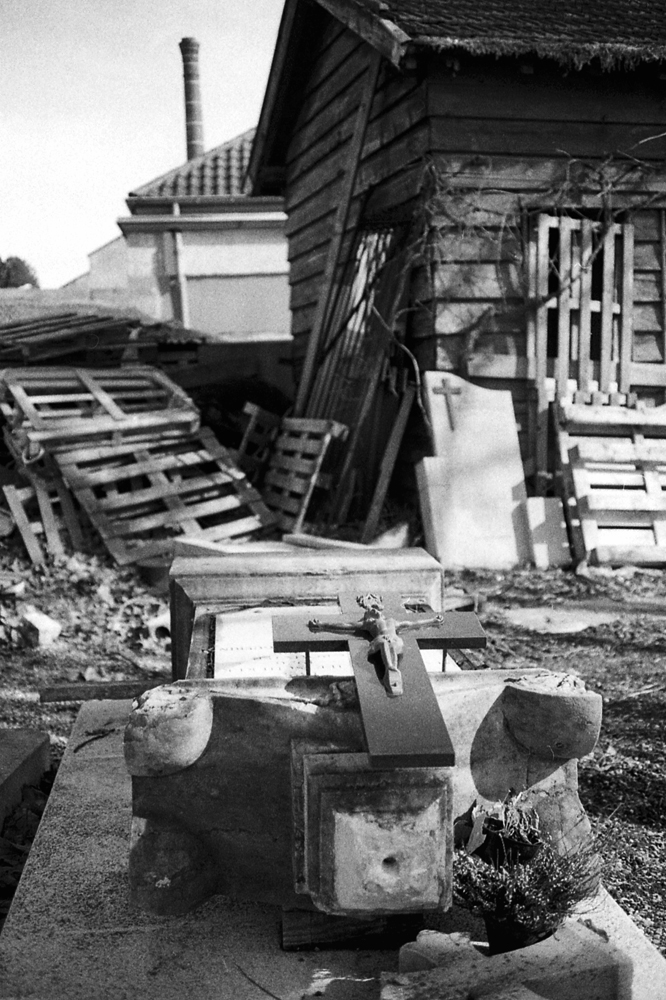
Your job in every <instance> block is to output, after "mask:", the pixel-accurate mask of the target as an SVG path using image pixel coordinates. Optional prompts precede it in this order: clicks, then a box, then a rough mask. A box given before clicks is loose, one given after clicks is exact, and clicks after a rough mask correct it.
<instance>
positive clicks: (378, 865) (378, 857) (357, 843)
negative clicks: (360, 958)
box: [292, 748, 453, 916]
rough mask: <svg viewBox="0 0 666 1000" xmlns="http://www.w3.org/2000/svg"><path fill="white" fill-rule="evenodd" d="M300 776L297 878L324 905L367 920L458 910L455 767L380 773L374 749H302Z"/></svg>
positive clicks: (296, 778) (295, 765) (295, 769)
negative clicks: (370, 752) (372, 761)
mask: <svg viewBox="0 0 666 1000" xmlns="http://www.w3.org/2000/svg"><path fill="white" fill-rule="evenodd" d="M292 775H293V780H292V786H293V795H294V816H295V831H294V841H295V863H294V870H295V876H296V881H297V884H298V889H299V891H303V892H308V893H309V894H310V895H311V897H312V899H313V901H314V902H315V904H316V906H317V907H319V909H321V910H324V911H325V912H327V913H331V914H340V915H345V916H349V915H351V916H362V915H366V916H367V915H377V914H391V913H409V912H421V911H423V910H434V909H447V908H448V907H449V906H450V901H451V856H452V851H453V822H452V815H451V801H452V796H451V773H450V770H449V769H448V768H427V767H423V768H420V767H408V768H391V769H390V770H379V769H375V768H372V767H371V766H370V765H369V762H368V757H367V754H343V753H338V754H331V753H304V754H303V755H302V756H301V755H300V748H295V749H294V758H293V760H292ZM301 816H302V822H301ZM301 830H302V831H303V834H302V836H301Z"/></svg>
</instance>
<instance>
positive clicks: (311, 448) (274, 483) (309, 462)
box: [262, 417, 348, 532]
mask: <svg viewBox="0 0 666 1000" xmlns="http://www.w3.org/2000/svg"><path fill="white" fill-rule="evenodd" d="M347 433H348V429H347V427H345V425H344V424H340V423H337V422H336V421H335V420H307V419H305V418H301V417H299V418H296V417H285V418H284V419H283V421H282V423H281V425H280V433H279V434H278V437H277V440H276V442H275V444H274V445H273V449H272V451H271V456H270V459H269V463H268V470H267V472H266V475H265V476H264V481H263V487H262V496H263V498H264V500H265V501H266V505H267V506H268V507H269V508H270V509H271V510H273V511H275V513H276V516H277V519H278V524H279V526H280V528H281V529H282V530H283V531H292V532H299V531H300V530H301V528H302V526H303V522H304V521H305V517H306V514H307V511H308V506H309V504H310V500H311V499H312V494H313V492H314V489H315V487H316V486H319V487H324V488H326V487H327V486H328V485H330V484H329V483H328V481H327V479H326V478H325V476H324V475H323V473H322V466H323V463H324V459H325V457H326V453H327V451H328V448H329V446H330V444H331V442H332V441H333V440H334V439H338V440H341V441H343V440H344V439H345V437H346V436H347Z"/></svg>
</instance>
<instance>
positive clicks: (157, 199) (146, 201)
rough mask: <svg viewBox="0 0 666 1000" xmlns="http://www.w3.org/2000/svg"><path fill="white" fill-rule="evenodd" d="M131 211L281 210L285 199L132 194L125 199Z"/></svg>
mask: <svg viewBox="0 0 666 1000" xmlns="http://www.w3.org/2000/svg"><path fill="white" fill-rule="evenodd" d="M125 204H126V205H127V207H128V209H129V210H130V212H133V211H134V210H135V209H137V208H160V207H165V208H169V209H172V208H173V206H174V205H182V206H183V207H185V208H214V209H217V210H218V211H224V212H281V211H282V209H283V199H282V198H280V197H277V196H274V195H247V194H173V195H170V194H161V195H137V194H130V195H129V196H128V197H127V198H126V199H125Z"/></svg>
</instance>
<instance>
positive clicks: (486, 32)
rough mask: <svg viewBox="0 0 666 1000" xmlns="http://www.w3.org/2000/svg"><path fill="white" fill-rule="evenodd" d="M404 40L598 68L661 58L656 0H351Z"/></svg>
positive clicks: (664, 27) (664, 49) (663, 28)
mask: <svg viewBox="0 0 666 1000" xmlns="http://www.w3.org/2000/svg"><path fill="white" fill-rule="evenodd" d="M354 2H357V3H358V5H359V6H360V7H365V8H366V9H367V10H369V11H371V12H372V13H373V14H374V15H375V16H378V17H380V18H382V19H385V20H388V21H393V22H394V24H396V25H397V26H398V27H399V28H401V29H402V30H403V31H404V32H406V34H407V35H409V37H410V39H411V40H412V41H416V42H419V41H420V42H423V43H425V44H426V45H428V46H431V47H434V48H436V49H445V48H454V47H460V48H463V49H467V50H468V51H470V52H474V53H478V54H492V55H521V54H527V53H530V52H533V53H536V54H538V55H541V56H551V57H553V58H556V59H559V60H560V61H565V62H569V63H573V64H576V63H583V62H587V61H589V60H590V59H591V58H593V57H595V56H596V57H598V58H600V59H601V61H602V63H604V64H605V65H606V66H612V65H614V64H620V63H629V64H631V63H636V62H639V61H641V60H645V59H648V60H650V59H663V58H666V5H665V4H664V3H663V2H662V0H386V2H384V0H354Z"/></svg>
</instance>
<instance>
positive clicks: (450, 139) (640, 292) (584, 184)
mask: <svg viewBox="0 0 666 1000" xmlns="http://www.w3.org/2000/svg"><path fill="white" fill-rule="evenodd" d="M524 68H525V67H524ZM526 68H527V69H531V70H534V72H533V73H530V74H529V75H524V74H523V73H522V72H521V66H520V64H519V62H518V61H513V62H510V61H492V62H488V63H486V64H483V63H481V62H479V61H474V62H472V61H467V63H466V64H463V65H462V67H461V71H460V72H459V73H457V74H456V73H452V72H451V71H450V70H447V69H445V64H444V60H442V59H440V60H436V59H433V60H432V62H431V64H430V68H429V71H428V74H427V79H428V114H429V121H430V143H429V150H430V152H431V154H432V161H433V164H434V165H435V170H436V171H437V173H438V175H439V185H440V190H439V195H438V198H436V199H435V202H437V201H439V204H440V210H439V211H435V222H436V224H437V226H438V229H439V231H438V233H437V238H436V240H435V241H434V243H435V245H434V246H433V253H432V258H433V263H432V264H431V267H430V268H429V269H428V268H425V267H421V268H420V269H419V271H418V272H417V274H416V281H415V293H416V295H417V297H418V298H419V299H420V301H421V302H422V303H423V306H424V308H423V309H422V311H420V312H419V313H418V314H417V315H416V316H415V318H414V321H413V323H412V335H413V337H414V341H415V353H416V354H417V356H418V358H419V361H420V363H421V364H422V365H424V366H431V365H434V366H436V367H437V368H440V369H445V370H446V369H449V370H450V369H455V370H457V371H462V372H467V374H469V375H470V377H474V378H475V379H478V380H483V379H484V378H487V379H493V380H494V382H495V384H502V382H503V381H504V380H507V382H510V383H512V390H513V391H514V395H515V397H516V401H517V404H518V407H523V406H524V402H525V400H526V398H527V397H528V396H529V388H528V385H527V384H523V385H522V386H521V385H520V384H519V383H520V382H523V383H525V380H528V379H529V380H532V379H534V377H535V376H536V371H535V366H534V358H533V350H530V348H529V346H528V340H529V332H528V331H529V311H530V310H529V307H528V299H529V298H533V297H534V293H535V287H532V288H531V289H530V284H529V282H530V275H529V270H530V269H529V267H528V260H527V258H528V254H529V234H528V233H527V232H526V231H525V227H523V226H521V221H520V217H521V209H523V208H525V207H528V208H530V209H534V210H542V211H550V212H552V211H554V210H557V209H563V208H564V209H566V208H567V207H570V208H572V209H574V210H581V209H588V210H590V211H591V212H593V211H594V210H595V209H596V210H597V211H599V210H601V209H602V208H603V206H604V202H603V198H602V192H603V190H604V186H605V184H606V182H607V181H609V180H611V181H612V182H613V183H614V186H615V187H616V190H614V191H613V195H612V197H613V206H614V208H616V209H617V208H620V209H621V208H623V207H626V208H627V209H628V211H629V215H628V216H627V217H629V216H630V218H631V221H632V222H633V223H634V229H635V250H634V273H633V279H634V310H633V320H634V330H635V340H634V358H633V360H634V361H635V362H641V363H645V367H644V368H643V369H642V371H641V372H640V373H639V372H638V369H636V371H635V372H634V377H635V378H638V377H639V375H640V378H642V379H643V380H644V381H645V383H646V384H662V385H663V384H665V383H666V378H664V374H660V373H659V372H657V365H655V362H660V361H661V362H663V361H664V323H663V316H664V305H663V296H664V289H665V288H666V280H665V278H664V268H663V261H664V259H665V257H666V255H665V254H664V251H663V248H664V245H665V244H666V239H665V238H664V236H663V232H664V230H663V228H662V223H661V211H660V208H659V207H657V206H659V205H662V204H664V205H666V198H665V197H664V196H666V173H664V172H662V173H660V166H661V164H662V163H663V160H664V156H665V155H666V138H664V135H663V133H664V127H663V122H664V121H665V120H666V87H664V85H663V84H662V83H660V82H659V81H658V80H657V76H656V74H653V77H652V80H649V79H648V78H647V77H643V76H641V75H639V74H632V73H626V74H622V73H617V74H609V73H606V74H601V75H599V76H598V77H595V76H593V75H592V74H591V73H590V72H583V73H576V72H570V73H565V72H564V71H558V70H557V69H552V70H548V69H543V67H542V66H541V65H540V64H538V63H537V64H531V65H530V66H528V67H526ZM638 160H640V161H642V162H643V168H642V169H641V168H639V166H638V164H637V161H638ZM595 168H596V170H597V171H598V176H594V172H595ZM584 175H586V177H584ZM623 175H626V176H623ZM606 193H608V187H606ZM660 195H661V197H659V196H660ZM648 205H650V206H653V205H654V207H647V206H648ZM637 206H638V207H640V206H645V207H643V208H640V210H638V211H637V210H636V208H637ZM456 216H458V217H459V219H460V222H459V224H458V225H456V224H455V217H456ZM530 353H531V354H532V358H530V357H529V355H530ZM648 365H651V366H652V367H651V368H648ZM551 374H552V372H551ZM498 379H499V380H500V381H499V383H497V380H498Z"/></svg>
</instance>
